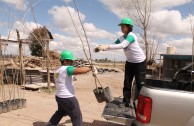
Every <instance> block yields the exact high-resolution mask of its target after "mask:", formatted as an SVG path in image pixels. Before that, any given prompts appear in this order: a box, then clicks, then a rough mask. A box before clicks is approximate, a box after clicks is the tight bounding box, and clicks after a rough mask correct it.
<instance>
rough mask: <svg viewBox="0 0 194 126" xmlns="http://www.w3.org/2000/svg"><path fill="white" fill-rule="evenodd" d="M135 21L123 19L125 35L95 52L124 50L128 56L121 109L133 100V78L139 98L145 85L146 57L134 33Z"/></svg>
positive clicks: (99, 47) (122, 29)
mask: <svg viewBox="0 0 194 126" xmlns="http://www.w3.org/2000/svg"><path fill="white" fill-rule="evenodd" d="M133 25H134V24H133V21H132V20H131V19H130V18H123V19H122V20H121V23H120V24H119V26H121V31H122V33H123V35H122V36H121V37H119V38H118V39H117V40H116V41H115V44H114V45H99V46H97V47H96V48H94V52H99V51H108V50H116V49H123V51H124V53H125V56H126V64H125V78H124V86H123V102H122V103H121V104H120V105H119V106H120V107H129V105H130V99H131V87H132V86H131V85H132V82H133V77H135V81H136V88H137V91H136V95H135V100H136V99H137V98H138V95H139V92H140V89H141V88H142V86H143V85H144V84H145V74H146V57H145V54H144V52H143V50H142V49H141V48H140V46H139V44H138V40H137V36H136V35H135V34H134V33H133V32H132V30H133Z"/></svg>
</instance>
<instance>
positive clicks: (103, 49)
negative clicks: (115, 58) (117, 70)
mask: <svg viewBox="0 0 194 126" xmlns="http://www.w3.org/2000/svg"><path fill="white" fill-rule="evenodd" d="M108 49H109V46H108V45H98V46H97V47H96V48H94V52H100V51H106V50H108Z"/></svg>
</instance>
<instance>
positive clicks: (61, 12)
mask: <svg viewBox="0 0 194 126" xmlns="http://www.w3.org/2000/svg"><path fill="white" fill-rule="evenodd" d="M68 8H69V11H70V13H71V16H72V18H73V21H74V23H75V26H76V28H77V29H78V32H79V34H80V36H81V37H84V31H83V29H82V26H81V23H80V21H79V17H78V13H77V11H76V10H75V9H74V8H71V7H68ZM49 13H50V14H51V15H52V16H53V21H54V23H55V24H56V25H57V26H58V27H59V28H60V29H61V30H62V31H64V32H66V33H68V34H70V35H71V36H78V34H77V32H76V30H75V27H74V25H73V22H72V20H71V17H70V15H69V13H68V11H67V8H66V7H57V6H55V7H53V8H52V9H51V10H49ZM79 13H80V17H81V20H82V22H83V25H84V29H85V30H86V34H87V36H88V37H89V38H98V39H110V40H112V41H113V39H114V38H115V35H114V34H112V33H109V32H107V31H105V30H102V29H99V28H97V27H96V26H95V25H94V24H92V23H85V22H84V20H85V15H84V14H82V13H81V12H79ZM64 17H65V18H64Z"/></svg>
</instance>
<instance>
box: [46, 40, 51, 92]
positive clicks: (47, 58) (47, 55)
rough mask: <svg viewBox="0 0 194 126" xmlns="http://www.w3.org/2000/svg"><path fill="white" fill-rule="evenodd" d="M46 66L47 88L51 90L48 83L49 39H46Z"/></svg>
mask: <svg viewBox="0 0 194 126" xmlns="http://www.w3.org/2000/svg"><path fill="white" fill-rule="evenodd" d="M46 67H47V83H48V89H49V91H50V90H51V84H50V63H49V41H46Z"/></svg>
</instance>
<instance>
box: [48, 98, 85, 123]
mask: <svg viewBox="0 0 194 126" xmlns="http://www.w3.org/2000/svg"><path fill="white" fill-rule="evenodd" d="M55 98H56V101H57V104H58V110H57V111H56V112H55V113H54V114H53V116H52V117H51V119H50V120H49V123H48V124H47V126H57V124H58V123H59V122H60V120H61V119H62V117H63V116H67V115H68V116H69V117H70V118H71V121H72V124H73V126H82V114H81V111H80V106H79V103H78V101H77V99H76V97H71V98H59V97H57V96H56V97H55Z"/></svg>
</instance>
